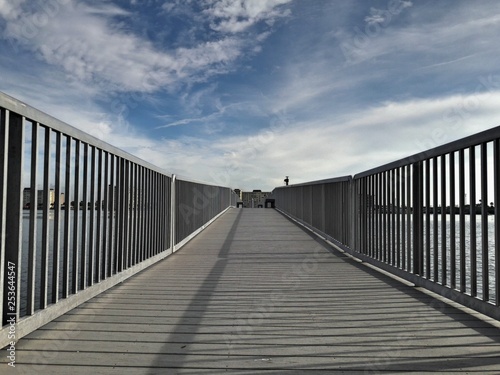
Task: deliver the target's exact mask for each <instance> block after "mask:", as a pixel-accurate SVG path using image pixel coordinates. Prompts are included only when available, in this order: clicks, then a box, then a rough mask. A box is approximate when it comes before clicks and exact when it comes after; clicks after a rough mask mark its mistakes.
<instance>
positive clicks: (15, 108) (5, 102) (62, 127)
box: [0, 92, 171, 176]
mask: <svg viewBox="0 0 500 375" xmlns="http://www.w3.org/2000/svg"><path fill="white" fill-rule="evenodd" d="M0 107H1V108H5V109H7V110H9V111H11V112H14V113H17V114H19V115H21V116H24V117H25V118H26V119H27V120H29V121H33V122H37V123H39V124H40V125H42V126H45V127H48V128H50V129H53V130H55V131H58V132H61V133H63V134H65V135H69V136H71V137H73V138H76V139H78V140H80V141H82V142H84V143H87V144H89V145H92V146H95V147H97V148H99V149H101V150H104V151H107V152H109V153H111V154H114V155H116V156H119V157H122V158H124V159H127V160H129V161H132V162H134V163H137V164H139V165H142V166H143V167H146V168H149V169H151V170H153V171H155V172H158V173H161V174H164V175H167V176H171V173H168V172H167V171H165V170H164V169H163V168H160V167H158V166H156V165H154V164H151V163H149V162H147V161H145V160H143V159H141V158H138V157H137V156H134V155H132V154H129V153H128V152H126V151H123V150H121V149H119V148H117V147H115V146H112V145H110V144H109V143H106V142H104V141H102V140H100V139H99V138H96V137H94V136H92V135H90V134H87V133H85V132H83V131H81V130H78V129H77V128H75V127H73V126H71V125H69V124H67V123H65V122H63V121H61V120H58V119H56V118H54V117H52V116H50V115H48V114H46V113H44V112H42V111H40V110H38V109H36V108H33V107H31V106H29V105H27V104H25V103H23V102H21V101H19V100H17V99H15V98H13V97H11V96H9V95H7V94H5V93H3V92H0Z"/></svg>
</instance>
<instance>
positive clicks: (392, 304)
mask: <svg viewBox="0 0 500 375" xmlns="http://www.w3.org/2000/svg"><path fill="white" fill-rule="evenodd" d="M0 135H1V137H0V140H1V142H0V172H1V173H0V177H1V178H0V190H1V193H2V194H1V197H2V199H1V200H0V234H1V237H0V247H1V252H0V255H1V256H0V295H1V296H2V301H3V303H2V304H1V305H0V316H1V317H2V328H1V329H0V346H2V347H4V350H3V353H4V355H2V357H1V358H0V369H1V370H0V372H1V373H2V374H3V373H7V374H8V373H13V374H75V375H76V374H88V373H96V374H165V373H178V374H220V373H223V372H228V373H236V374H255V373H269V374H284V373H286V374H289V373H291V374H294V373H295V374H303V373H306V374H307V373H311V374H312V373H314V374H316V373H325V374H327V373H328V374H329V373H348V374H349V373H352V374H354V373H408V372H415V373H429V372H440V373H449V374H456V373H478V374H488V373H489V374H495V373H498V372H499V369H500V357H499V356H498V353H500V307H499V302H500V298H499V293H500V287H499V284H500V276H499V270H500V266H499V262H500V244H499V242H500V241H499V238H500V209H499V207H500V183H499V182H500V173H499V171H500V167H499V163H498V161H499V160H500V157H499V155H500V128H499V127H497V128H493V129H491V130H489V131H486V132H483V133H479V134H475V135H473V136H471V137H468V138H465V139H462V140H460V141H457V142H453V143H451V144H447V145H443V146H440V147H437V148H435V149H432V150H427V151H425V152H422V153H420V154H417V155H412V156H409V157H408V158H405V159H402V160H399V161H396V162H393V163H390V164H387V165H384V166H380V167H377V168H375V169H373V170H369V171H366V172H362V173H359V174H356V175H354V176H343V177H336V178H332V179H328V180H321V181H312V182H308V183H303V184H295V185H288V186H282V187H277V188H275V189H274V191H273V192H272V196H271V198H270V199H272V200H273V202H274V205H275V208H271V205H270V207H269V208H255V209H251V208H237V207H238V206H239V205H238V204H237V203H238V197H237V196H236V195H235V194H234V191H233V190H232V189H231V188H230V187H227V186H222V184H218V183H217V182H215V183H213V184H208V183H203V182H199V181H195V180H189V179H186V178H179V177H178V176H175V175H172V174H169V173H167V172H165V171H163V170H161V169H160V168H158V167H156V166H154V165H151V164H149V163H147V162H145V161H143V160H140V159H138V158H136V157H134V156H132V155H129V154H127V153H126V152H124V151H122V150H119V149H116V148H114V147H113V146H110V145H107V144H105V143H103V142H102V141H99V140H97V139H95V138H93V137H91V136H90V135H88V134H85V133H83V132H81V131H79V130H77V129H75V128H72V127H70V126H69V125H68V124H65V123H62V122H60V121H58V120H56V119H54V118H52V117H50V116H49V115H47V114H44V113H42V112H39V111H37V110H36V109H34V108H32V107H29V106H28V105H26V104H24V103H21V102H19V101H17V100H16V99H14V98H10V97H8V96H6V95H4V94H1V95H0ZM42 145H43V147H42ZM40 150H43V152H41V151H40ZM27 157H29V159H28V160H25V159H26V158H27ZM25 165H29V170H25V169H26V168H25ZM25 176H29V180H30V185H31V186H36V185H37V182H38V181H42V185H43V186H42V188H41V189H37V188H34V189H33V190H32V192H31V194H30V196H29V200H30V202H29V203H30V204H29V206H28V207H29V208H28V209H23V208H24V207H26V203H27V202H25V198H24V197H23V190H24V188H25V186H23V184H22V181H23V178H25ZM52 190H53V192H54V195H55V197H60V196H61V195H62V194H64V197H65V199H67V200H68V202H70V201H74V202H83V204H80V205H77V206H76V207H78V206H81V207H87V208H88V209H82V210H78V209H75V210H71V209H67V208H66V207H63V202H61V200H60V199H54V202H53V207H50V206H51V205H48V204H44V205H42V206H39V204H38V196H37V195H38V194H44V195H46V196H44V198H43V199H42V201H43V202H49V201H51V200H50V199H49V198H50V197H49V192H50V191H52ZM466 195H467V196H468V197H469V200H470V201H471V202H475V201H476V200H480V203H479V204H478V205H477V206H476V207H478V210H477V215H470V212H469V213H467V212H466V211H467V210H466V207H467V206H468V204H469V203H468V202H466V201H465V196H466ZM89 203H90V204H89ZM490 203H492V204H490ZM428 207H449V210H445V209H441V210H438V209H433V210H430V209H426V208H428ZM468 207H470V204H469V206H468Z"/></svg>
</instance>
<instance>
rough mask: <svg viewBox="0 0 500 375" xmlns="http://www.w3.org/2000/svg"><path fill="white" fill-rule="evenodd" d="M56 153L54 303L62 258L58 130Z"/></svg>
mask: <svg viewBox="0 0 500 375" xmlns="http://www.w3.org/2000/svg"><path fill="white" fill-rule="evenodd" d="M55 152H56V154H55V171H54V195H55V202H54V243H53V246H52V303H57V301H58V300H59V272H60V267H59V258H60V249H59V247H60V235H59V227H60V216H61V160H62V137H61V133H60V132H56V151H55Z"/></svg>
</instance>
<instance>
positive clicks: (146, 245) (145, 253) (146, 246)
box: [142, 168, 149, 260]
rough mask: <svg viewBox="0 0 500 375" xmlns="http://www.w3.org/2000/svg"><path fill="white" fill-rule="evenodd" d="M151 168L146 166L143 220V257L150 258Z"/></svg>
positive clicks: (144, 258)
mask: <svg viewBox="0 0 500 375" xmlns="http://www.w3.org/2000/svg"><path fill="white" fill-rule="evenodd" d="M148 228H149V170H148V169H147V168H144V221H143V235H144V238H143V246H144V248H143V258H142V260H146V259H148V254H149V231H148Z"/></svg>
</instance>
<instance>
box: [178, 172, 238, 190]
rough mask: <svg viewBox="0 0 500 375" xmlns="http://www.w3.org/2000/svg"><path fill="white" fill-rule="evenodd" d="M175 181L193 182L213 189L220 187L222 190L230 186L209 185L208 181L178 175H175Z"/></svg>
mask: <svg viewBox="0 0 500 375" xmlns="http://www.w3.org/2000/svg"><path fill="white" fill-rule="evenodd" d="M175 179H176V180H177V181H184V182H191V183H193V184H201V185H206V186H213V187H220V188H227V187H229V186H225V185H221V184H219V185H217V184H215V183H214V184H212V183H208V182H206V181H200V180H197V179H195V178H191V177H186V176H183V175H178V174H176V175H175Z"/></svg>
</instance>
